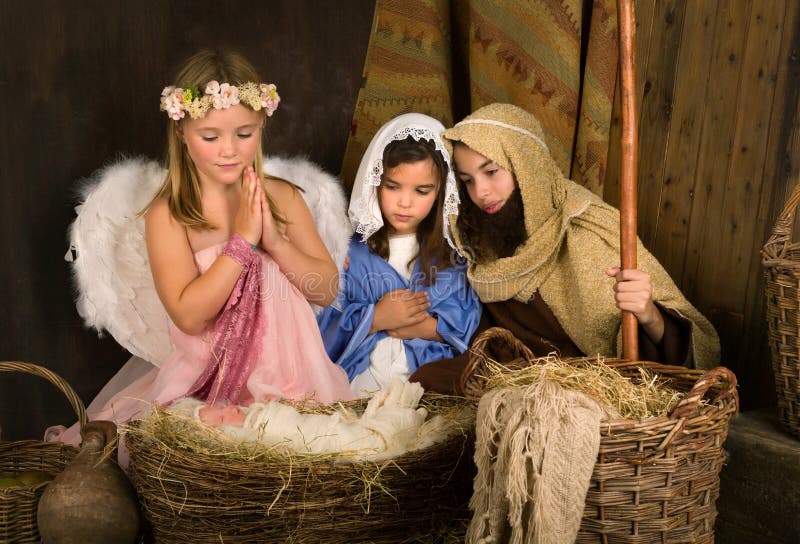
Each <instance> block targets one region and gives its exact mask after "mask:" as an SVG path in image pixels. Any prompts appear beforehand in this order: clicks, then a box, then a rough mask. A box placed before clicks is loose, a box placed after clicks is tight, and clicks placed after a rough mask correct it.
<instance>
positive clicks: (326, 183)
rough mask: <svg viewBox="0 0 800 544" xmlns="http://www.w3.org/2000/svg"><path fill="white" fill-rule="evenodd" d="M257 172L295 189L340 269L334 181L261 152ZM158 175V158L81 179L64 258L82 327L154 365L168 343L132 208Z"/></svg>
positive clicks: (344, 234) (343, 236)
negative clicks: (261, 170)
mask: <svg viewBox="0 0 800 544" xmlns="http://www.w3.org/2000/svg"><path fill="white" fill-rule="evenodd" d="M264 170H265V171H266V172H269V173H270V174H272V175H274V176H277V177H280V178H283V179H286V180H289V181H291V182H293V183H295V184H296V185H298V186H299V187H301V188H302V189H303V192H302V194H303V197H304V198H305V200H306V203H307V205H308V207H309V209H310V211H311V214H312V216H313V217H314V222H315V224H316V227H317V229H318V231H319V234H320V237H321V238H322V241H323V242H324V243H325V245H326V247H327V248H328V251H330V253H331V255H332V256H333V259H334V262H335V263H336V265H337V267H338V268H339V270H341V269H342V266H343V263H344V260H345V257H346V256H347V247H348V243H349V239H350V236H351V235H352V227H351V226H350V222H349V221H348V219H347V213H346V210H347V207H346V206H347V204H346V201H345V197H344V194H343V192H342V186H341V184H340V183H339V180H338V179H337V178H335V177H334V176H332V175H330V174H328V173H326V172H325V171H323V170H322V169H321V168H319V167H318V166H317V165H315V164H313V163H311V162H310V161H309V160H307V159H305V158H301V157H296V158H283V157H265V161H264ZM165 174H166V172H165V170H164V169H163V168H162V167H161V166H159V165H158V163H156V162H154V161H149V160H145V159H141V158H139V159H126V160H121V161H119V162H116V163H114V164H112V165H110V166H108V167H106V168H104V169H102V170H100V171H98V172H97V173H96V174H94V175H93V176H92V177H91V178H89V179H88V180H86V182H85V183H84V185H83V187H82V188H81V191H80V194H81V200H82V203H81V204H80V205H79V206H78V207H76V208H75V210H76V212H77V213H78V217H77V218H76V219H75V221H74V222H73V223H72V225H71V227H70V229H69V241H70V251H68V252H67V255H66V257H65V258H66V260H67V261H71V263H72V270H73V275H74V277H75V283H76V286H77V291H78V293H77V301H76V305H77V308H78V313H79V314H80V316H81V317H82V318H83V320H84V322H85V323H86V325H87V326H88V327H92V328H95V329H97V331H98V333H102V332H103V331H108V332H109V333H110V334H111V336H113V337H114V339H115V340H116V341H117V342H118V343H119V344H120V345H121V346H122V347H123V348H125V349H127V350H128V351H130V352H131V353H133V354H134V355H137V356H139V357H141V358H142V359H144V360H146V361H149V362H151V363H153V364H154V365H156V366H160V365H161V363H162V362H163V361H164V360H165V359H166V358H167V357H168V356H169V355H170V354H171V353H172V351H173V346H172V343H171V341H170V338H169V331H168V324H169V317H168V316H167V313H166V311H165V310H164V307H163V306H162V304H161V301H160V300H159V298H158V295H157V294H156V290H155V286H154V285H153V278H152V275H151V273H150V265H149V262H148V259H147V248H146V245H145V240H144V219H143V218H142V217H139V216H138V213H139V212H140V211H141V210H142V209H143V208H144V207H145V206H146V205H147V204H148V203H149V202H150V200H151V199H152V198H153V196H154V195H155V193H156V191H157V190H158V188H159V187H160V186H161V183H162V182H163V180H164V176H165ZM290 219H291V218H290ZM312 307H314V309H315V311H319V307H318V306H316V305H313V304H312Z"/></svg>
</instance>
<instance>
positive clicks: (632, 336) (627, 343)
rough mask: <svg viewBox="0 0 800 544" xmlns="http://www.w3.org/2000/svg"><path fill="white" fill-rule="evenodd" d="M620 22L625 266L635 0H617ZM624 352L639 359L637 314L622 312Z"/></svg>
mask: <svg viewBox="0 0 800 544" xmlns="http://www.w3.org/2000/svg"><path fill="white" fill-rule="evenodd" d="M617 21H618V25H619V66H620V70H619V73H620V89H621V92H622V94H621V101H620V102H621V108H620V109H621V114H622V131H621V137H620V140H621V142H620V143H621V150H620V151H621V157H620V178H621V179H620V195H621V196H620V206H619V222H620V230H619V237H620V256H621V261H622V262H621V265H622V269H623V270H625V269H633V268H636V198H637V197H636V172H637V157H638V138H637V133H638V120H637V116H636V47H635V38H636V34H635V24H636V23H635V19H634V13H633V0H617ZM622 356H623V357H624V358H625V359H628V360H629V361H636V360H638V359H639V336H638V323H637V321H636V316H635V315H634V314H633V313H631V312H622Z"/></svg>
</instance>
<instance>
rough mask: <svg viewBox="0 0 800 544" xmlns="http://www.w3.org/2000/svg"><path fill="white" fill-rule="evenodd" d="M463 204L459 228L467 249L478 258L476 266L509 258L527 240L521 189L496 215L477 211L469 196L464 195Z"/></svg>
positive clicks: (478, 209) (517, 190)
mask: <svg viewBox="0 0 800 544" xmlns="http://www.w3.org/2000/svg"><path fill="white" fill-rule="evenodd" d="M464 197H466V198H464ZM461 201H462V202H465V203H466V204H465V209H464V210H462V211H461V212H460V214H459V216H458V223H457V226H458V229H459V231H460V232H461V235H462V238H463V240H464V243H465V244H466V246H467V247H466V248H465V249H466V250H467V251H468V252H471V253H472V254H473V255H474V256H475V261H476V262H479V263H487V262H491V261H493V260H495V259H500V258H504V257H510V256H512V255H513V254H514V252H515V251H516V250H517V247H519V246H520V244H522V243H523V242H525V240H526V239H527V238H528V234H527V232H526V231H525V218H524V215H523V207H522V195H521V194H520V191H519V187H517V188H515V189H514V192H513V193H511V196H509V197H508V200H507V201H506V203H505V205H504V206H503V207H502V208H500V211H498V212H497V213H494V214H488V213H486V212H484V211H483V210H481V209H480V208H478V207H477V206H476V205H475V204H474V203H473V202H472V200H471V199H470V198H469V195H463V196H462V198H461Z"/></svg>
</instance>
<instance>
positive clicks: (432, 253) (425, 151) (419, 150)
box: [367, 136, 450, 285]
mask: <svg viewBox="0 0 800 544" xmlns="http://www.w3.org/2000/svg"><path fill="white" fill-rule="evenodd" d="M429 159H430V160H431V161H432V162H433V166H434V169H435V171H436V174H437V176H436V177H437V186H436V204H435V205H434V206H433V207H432V208H431V211H430V212H429V213H428V216H427V217H425V219H423V220H422V221H421V222H420V224H419V226H418V227H417V243H418V245H419V250H418V251H417V254H416V255H414V257H412V258H411V260H410V261H409V264H411V262H413V261H414V259H419V264H420V271H421V272H422V278H421V279H422V282H423V284H425V285H432V284H433V283H434V282H435V281H436V273H437V272H438V271H440V270H443V269H445V268H447V267H448V266H450V259H449V258H450V248H449V246H448V245H447V242H446V241H445V239H444V235H443V234H442V210H443V208H444V186H445V183H446V181H447V174H448V172H449V167H448V165H447V163H446V162H445V160H444V157H442V154H441V153H439V152H438V151H437V150H436V146H435V145H434V143H433V142H431V141H430V140H425V139H421V140H415V139H414V138H413V137H412V136H409V137H408V138H406V139H404V140H395V141H393V142H391V143H389V145H387V146H386V147H385V148H384V150H383V170H384V172H385V171H386V170H388V169H390V168H394V167H396V166H398V165H400V164H404V163H415V162H419V161H425V160H429ZM381 189H382V186H380V187H378V191H380V190H381ZM381 214H383V211H381ZM393 231H394V228H393V227H392V226H391V224H390V223H389V222H388V221H387V220H386V217H385V216H384V217H383V226H382V227H381V228H380V229H379V230H378V231H377V232H376V233H375V234H373V235H372V236H370V237H369V239H368V240H367V247H369V249H370V251H372V252H373V253H375V254H376V255H378V256H380V257H381V258H383V259H388V258H389V235H390V234H392V232H393Z"/></svg>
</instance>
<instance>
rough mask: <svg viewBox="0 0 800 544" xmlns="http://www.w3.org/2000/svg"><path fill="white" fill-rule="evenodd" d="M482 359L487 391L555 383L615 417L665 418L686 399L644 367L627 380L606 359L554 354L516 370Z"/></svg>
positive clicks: (478, 374) (478, 375)
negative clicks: (574, 357)
mask: <svg viewBox="0 0 800 544" xmlns="http://www.w3.org/2000/svg"><path fill="white" fill-rule="evenodd" d="M482 357H483V359H484V360H483V361H482V363H483V364H482V365H481V366H480V368H479V369H478V370H476V378H477V379H479V380H481V382H482V384H483V386H484V388H485V389H484V390H489V389H494V388H496V387H515V386H516V387H518V386H527V385H531V384H532V383H534V382H538V381H540V380H545V379H546V380H552V381H554V382H556V383H558V384H559V385H561V386H562V387H565V388H567V389H571V390H574V391H580V392H582V393H585V394H587V395H589V396H590V397H593V398H594V399H596V400H597V401H598V402H600V403H601V404H602V405H604V406H605V407H606V408H607V409H609V411H610V413H612V414H615V417H623V418H635V419H642V418H647V417H658V416H663V415H666V414H667V413H669V411H670V410H671V409H672V408H673V407H674V406H675V405H676V404H677V403H678V402H680V400H681V399H682V398H683V396H684V393H680V392H678V391H675V390H673V389H671V388H669V387H667V386H666V385H665V384H664V383H663V382H662V381H660V380H659V377H658V376H657V375H656V374H654V373H652V372H649V371H648V370H646V369H644V368H639V369H638V370H639V376H638V377H636V378H635V379H629V378H626V377H625V376H623V375H622V374H620V373H619V372H618V371H617V370H615V369H613V368H611V367H610V366H608V365H607V364H605V359H604V358H603V357H600V356H598V357H597V358H585V359H572V360H570V361H569V362H565V361H562V360H561V359H559V358H558V357H557V356H556V355H555V354H550V355H548V356H546V357H540V358H538V359H533V360H531V361H530V363H529V364H527V365H526V366H524V367H521V368H515V369H513V370H509V368H508V367H507V366H506V365H503V364H502V363H499V362H497V361H495V360H493V359H491V358H490V357H487V356H485V355H483V356H482Z"/></svg>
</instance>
